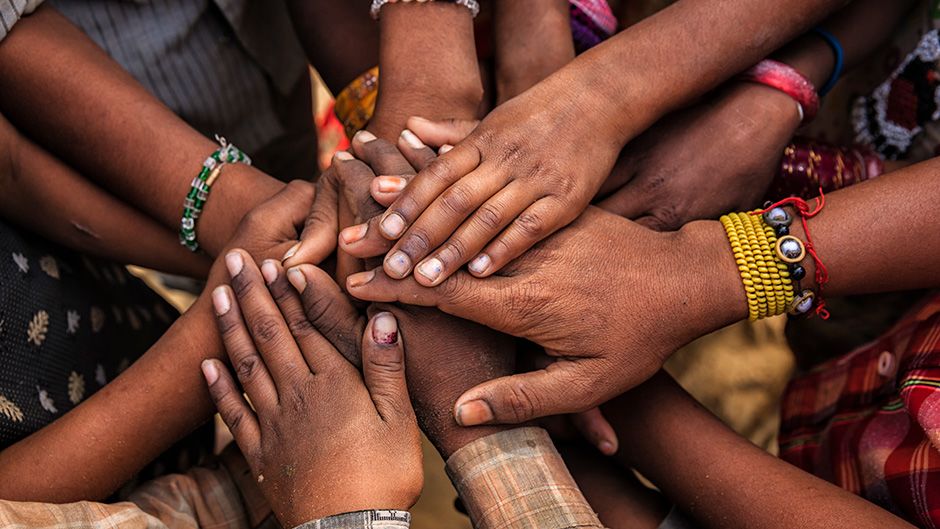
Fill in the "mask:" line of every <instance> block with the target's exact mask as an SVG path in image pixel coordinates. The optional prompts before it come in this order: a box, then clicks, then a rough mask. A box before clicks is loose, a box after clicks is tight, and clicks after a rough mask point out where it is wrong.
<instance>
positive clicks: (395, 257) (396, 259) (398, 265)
mask: <svg viewBox="0 0 940 529" xmlns="http://www.w3.org/2000/svg"><path fill="white" fill-rule="evenodd" d="M385 269H386V270H388V271H390V272H391V273H392V274H391V275H393V276H395V277H396V278H398V279H401V278H403V277H405V276H406V275H408V271H409V270H411V258H409V257H408V256H407V255H406V254H405V252H402V251H397V252H395V253H393V254H392V255H390V256H388V257H386V258H385Z"/></svg>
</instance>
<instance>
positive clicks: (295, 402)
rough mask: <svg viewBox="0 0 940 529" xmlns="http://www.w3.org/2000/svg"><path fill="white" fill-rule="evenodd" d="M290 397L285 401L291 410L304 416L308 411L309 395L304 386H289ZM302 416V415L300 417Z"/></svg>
mask: <svg viewBox="0 0 940 529" xmlns="http://www.w3.org/2000/svg"><path fill="white" fill-rule="evenodd" d="M289 395H290V397H289V398H288V399H287V401H288V403H289V404H288V405H289V406H290V408H291V410H292V411H293V412H294V413H296V414H305V413H306V412H307V411H308V410H309V409H310V405H311V402H310V396H311V395H310V393H309V389H308V388H307V385H306V384H294V385H291V386H290V390H289ZM300 416H302V415H300Z"/></svg>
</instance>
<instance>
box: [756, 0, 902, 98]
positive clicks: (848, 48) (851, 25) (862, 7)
mask: <svg viewBox="0 0 940 529" xmlns="http://www.w3.org/2000/svg"><path fill="white" fill-rule="evenodd" d="M913 5H914V1H913V0H900V1H898V2H888V3H885V2H882V1H880V0H858V1H855V2H852V3H851V4H849V5H848V7H846V8H845V9H843V10H841V11H839V12H837V13H836V14H834V15H833V16H831V17H829V18H828V19H826V21H825V22H823V23H822V24H821V27H823V28H825V29H827V30H828V31H830V32H831V33H832V34H833V36H835V37H836V38H837V39H838V40H839V42H840V43H841V44H842V49H843V52H844V61H845V65H844V69H845V70H848V69H849V68H851V67H853V66H855V65H857V64H858V63H860V62H862V61H863V60H865V58H867V57H868V56H869V55H870V54H871V53H872V52H874V51H875V50H877V49H878V48H879V47H880V46H881V45H882V44H883V43H884V42H885V41H886V40H887V39H888V38H889V37H890V36H891V34H892V33H893V32H894V29H895V27H896V26H897V24H898V23H899V22H900V21H901V19H902V18H903V17H904V15H905V14H906V13H908V12H909V11H910V10H911V7H912V6H913ZM774 58H775V59H777V60H779V61H781V62H784V63H786V64H789V65H790V66H793V67H794V68H796V70H798V71H799V72H800V73H802V74H803V75H805V76H806V77H807V78H808V79H809V80H810V81H811V82H812V83H813V84H814V85H815V86H816V87H817V88H822V87H823V86H824V85H825V83H826V81H827V80H828V79H829V77H830V75H832V71H833V68H835V55H834V54H833V51H832V49H831V48H830V47H829V44H827V43H826V41H825V40H823V39H822V38H821V37H820V36H818V35H815V34H812V33H809V34H806V35H804V36H802V37H800V38H798V39H796V40H795V41H793V42H792V43H790V44H788V45H786V46H785V47H784V48H783V49H781V50H780V51H779V52H777V53H775V54H774Z"/></svg>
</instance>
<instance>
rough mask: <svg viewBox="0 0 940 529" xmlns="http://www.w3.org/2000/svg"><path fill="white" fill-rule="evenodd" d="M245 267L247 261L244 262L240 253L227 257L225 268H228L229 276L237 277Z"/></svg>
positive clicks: (229, 254)
mask: <svg viewBox="0 0 940 529" xmlns="http://www.w3.org/2000/svg"><path fill="white" fill-rule="evenodd" d="M244 267H245V261H244V260H242V254H240V253H238V252H229V253H228V254H227V255H226V256H225V268H228V275H229V276H230V277H235V276H237V275H238V274H239V272H241V271H242V268H244Z"/></svg>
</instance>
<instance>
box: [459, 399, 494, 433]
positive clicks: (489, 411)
mask: <svg viewBox="0 0 940 529" xmlns="http://www.w3.org/2000/svg"><path fill="white" fill-rule="evenodd" d="M493 418H494V415H493V408H492V407H490V405H489V403H487V402H486V401H485V400H482V399H477V400H469V401H466V402H463V403H460V402H458V403H457V405H455V406H454V419H455V420H456V421H457V424H459V425H460V426H479V425H481V424H487V423H490V422H492V421H493Z"/></svg>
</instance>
